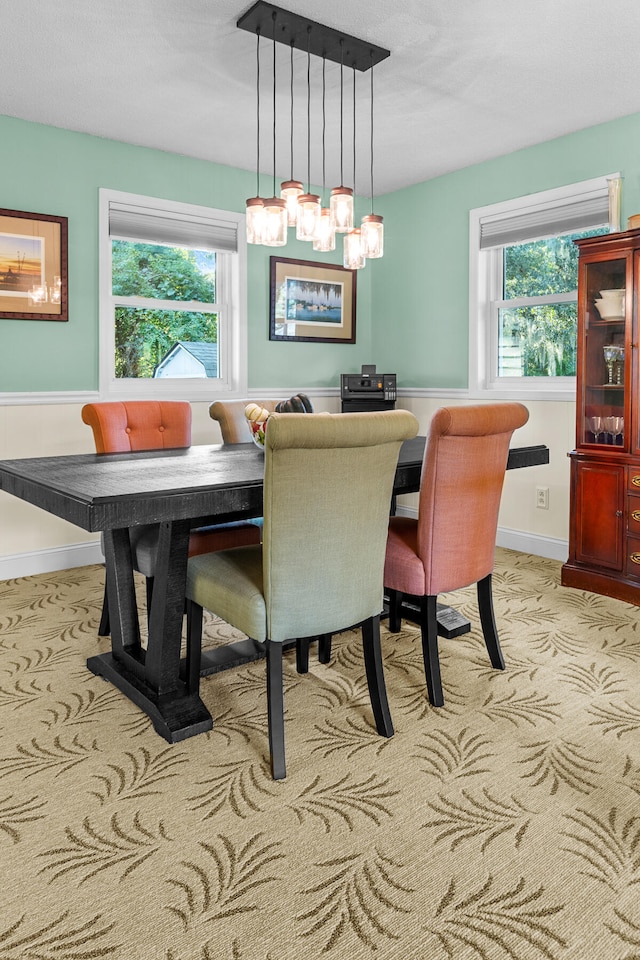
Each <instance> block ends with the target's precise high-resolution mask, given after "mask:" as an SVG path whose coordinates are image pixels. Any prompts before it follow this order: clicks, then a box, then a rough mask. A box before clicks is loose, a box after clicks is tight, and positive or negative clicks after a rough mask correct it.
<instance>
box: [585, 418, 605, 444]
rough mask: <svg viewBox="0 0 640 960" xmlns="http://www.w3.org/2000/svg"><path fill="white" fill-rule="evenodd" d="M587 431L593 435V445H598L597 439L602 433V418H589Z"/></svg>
mask: <svg viewBox="0 0 640 960" xmlns="http://www.w3.org/2000/svg"><path fill="white" fill-rule="evenodd" d="M588 423H589V430H591V433H592V434H593V439H594V443H598V437H599V436H600V434H601V433H602V431H603V428H604V424H603V421H602V417H589V420H588Z"/></svg>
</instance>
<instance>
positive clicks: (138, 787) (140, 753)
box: [93, 747, 186, 803]
mask: <svg viewBox="0 0 640 960" xmlns="http://www.w3.org/2000/svg"><path fill="white" fill-rule="evenodd" d="M185 762H186V761H185V759H184V757H180V756H176V755H175V753H174V752H173V751H172V750H171V747H167V748H166V749H164V750H160V751H159V752H158V753H152V752H151V751H150V750H148V749H147V748H146V747H140V748H139V749H138V750H137V751H136V752H135V753H134V752H133V751H131V750H127V751H126V753H125V754H124V756H123V762H122V764H118V765H116V764H113V763H109V764H107V766H106V768H105V773H102V774H97V775H96V780H97V781H98V783H99V788H98V789H97V790H95V791H93V795H94V796H95V797H97V798H98V799H99V800H100V802H101V803H106V802H107V800H109V799H112V798H114V797H118V798H127V797H137V798H138V799H140V798H142V797H153V796H158V795H159V794H160V793H161V792H162V789H161V784H162V783H163V782H164V781H165V780H166V779H167V778H169V777H177V776H179V773H178V771H177V769H176V768H178V767H181V766H183V765H184V763H185Z"/></svg>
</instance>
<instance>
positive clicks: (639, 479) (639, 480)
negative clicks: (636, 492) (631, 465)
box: [631, 476, 640, 487]
mask: <svg viewBox="0 0 640 960" xmlns="http://www.w3.org/2000/svg"><path fill="white" fill-rule="evenodd" d="M631 483H632V484H633V485H634V487H640V477H638V476H636V477H631Z"/></svg>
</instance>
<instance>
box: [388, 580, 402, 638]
mask: <svg viewBox="0 0 640 960" xmlns="http://www.w3.org/2000/svg"><path fill="white" fill-rule="evenodd" d="M387 596H388V597H389V623H388V624H387V626H388V628H389V630H390V632H391V633H398V631H399V630H400V626H401V624H402V614H401V612H400V607H401V605H402V594H401V593H400V591H399V590H387Z"/></svg>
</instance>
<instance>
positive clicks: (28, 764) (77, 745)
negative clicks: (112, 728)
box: [0, 733, 99, 780]
mask: <svg viewBox="0 0 640 960" xmlns="http://www.w3.org/2000/svg"><path fill="white" fill-rule="evenodd" d="M98 749H99V748H98V744H97V741H96V740H92V741H90V742H89V743H86V742H84V741H83V740H82V739H81V736H80V734H78V733H76V734H75V735H74V736H73V738H71V737H69V736H65V735H62V734H59V735H57V736H55V737H53V739H49V738H44V737H41V738H40V739H38V740H36V739H35V737H34V739H33V740H31V741H30V743H27V744H22V743H18V744H16V753H15V754H14V755H13V756H9V757H0V771H2V772H3V773H4V774H9V773H20V774H22V776H23V777H24V779H25V780H28V779H29V777H34V776H36V775H37V774H45V775H46V774H48V775H50V776H54V777H59V776H60V775H61V774H64V773H68V772H69V771H70V770H72V769H73V768H74V767H75V766H77V764H79V763H82V762H83V761H85V760H88V759H89V757H90V756H91V754H92V753H93V752H95V751H97V750H98Z"/></svg>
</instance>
